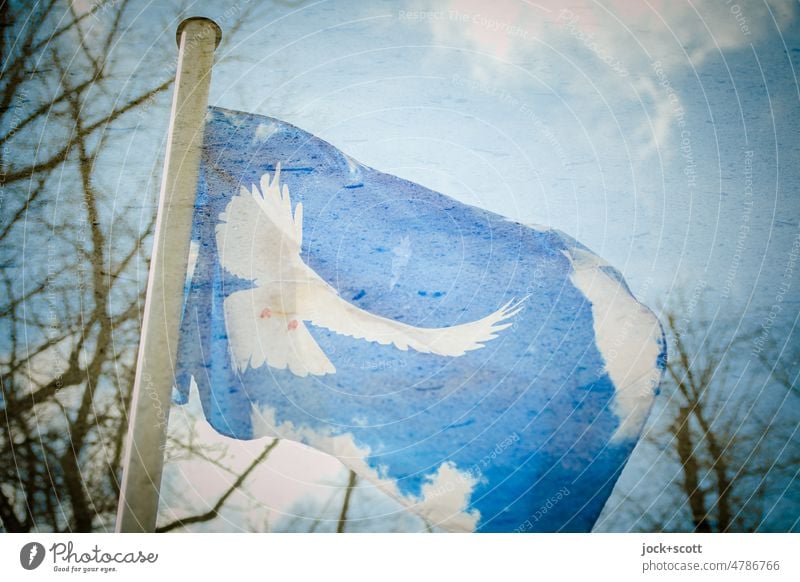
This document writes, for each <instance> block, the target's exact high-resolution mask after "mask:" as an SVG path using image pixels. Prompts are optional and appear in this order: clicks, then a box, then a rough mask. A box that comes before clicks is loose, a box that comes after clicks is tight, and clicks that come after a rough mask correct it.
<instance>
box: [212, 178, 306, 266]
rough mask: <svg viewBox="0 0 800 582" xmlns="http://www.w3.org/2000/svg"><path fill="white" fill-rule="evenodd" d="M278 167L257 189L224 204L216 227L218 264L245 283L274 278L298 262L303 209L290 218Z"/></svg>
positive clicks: (241, 192)
mask: <svg viewBox="0 0 800 582" xmlns="http://www.w3.org/2000/svg"><path fill="white" fill-rule="evenodd" d="M280 173H281V168H280V165H278V167H277V168H276V169H275V175H274V177H273V179H272V181H270V175H269V174H264V176H263V177H262V178H261V187H260V188H259V187H258V186H253V189H252V190H247V189H246V188H242V189H241V190H240V193H239V195H238V196H235V197H234V198H233V199H231V201H230V202H229V203H228V206H227V207H226V208H225V212H223V213H222V214H220V222H219V224H217V229H216V235H217V249H218V251H219V257H220V262H221V263H222V266H223V267H225V269H226V270H228V271H229V272H230V273H233V274H234V275H236V276H237V277H241V278H243V279H248V280H256V281H258V280H260V281H265V280H269V279H270V278H276V277H277V276H278V274H279V273H280V272H281V271H282V270H284V269H285V267H286V266H287V264H289V263H292V262H296V261H299V260H300V259H299V257H300V246H301V244H302V242H303V205H302V203H298V204H297V207H296V208H295V211H294V215H292V202H291V199H290V198H289V189H288V187H287V186H286V185H285V184H284V185H283V187H281V184H280Z"/></svg>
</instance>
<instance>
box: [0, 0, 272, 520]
mask: <svg viewBox="0 0 800 582" xmlns="http://www.w3.org/2000/svg"><path fill="white" fill-rule="evenodd" d="M254 4H255V3H254ZM75 6H76V3H73V2H68V1H66V0H44V1H40V2H35V3H19V4H16V5H15V4H11V3H8V2H3V3H2V4H0V55H2V75H0V243H2V249H3V250H2V259H0V264H2V270H0V283H1V284H2V293H0V327H1V328H2V331H3V333H2V338H0V419H2V430H0V522H2V526H3V528H4V529H5V530H6V531H23V532H24V531H34V530H38V531H90V530H105V529H108V528H110V527H112V525H113V519H114V514H115V510H116V504H117V497H118V494H119V476H120V475H119V472H120V458H121V455H122V447H123V442H124V436H125V432H126V427H127V417H126V415H127V410H128V407H129V404H130V397H131V385H132V382H133V376H134V366H135V354H136V347H137V343H138V336H139V326H140V311H141V307H142V305H143V299H144V297H143V293H144V287H145V282H146V276H145V275H146V272H147V262H148V258H149V247H150V244H151V243H150V235H151V233H152V230H153V225H154V220H155V214H154V212H155V206H154V204H153V202H154V196H155V191H154V188H153V187H152V184H153V183H154V181H153V180H151V179H150V178H152V177H154V175H155V174H157V172H158V170H157V169H156V168H154V169H153V171H152V172H151V175H149V176H146V177H145V180H144V181H143V182H142V183H141V184H135V183H128V184H125V187H127V188H129V189H135V188H141V191H142V192H143V193H144V196H143V198H142V200H141V204H140V205H139V207H138V209H139V212H138V213H136V212H122V211H120V210H119V209H118V208H117V204H118V201H117V198H116V195H117V192H116V185H115V183H114V182H113V180H112V179H110V178H109V173H108V172H107V171H106V170H104V168H105V167H107V166H108V165H109V162H108V160H105V159H104V156H108V155H109V153H110V152H111V153H114V152H120V151H123V152H124V149H122V145H125V144H124V143H123V144H122V145H120V140H121V138H120V135H124V132H125V131H126V130H128V129H129V128H130V127H131V126H133V128H134V129H138V130H140V133H141V131H146V130H147V128H146V126H143V125H142V123H143V122H146V120H147V117H146V116H144V115H141V114H142V113H143V112H144V111H147V110H148V109H150V108H151V106H152V105H153V104H156V103H158V104H160V108H159V111H164V110H166V105H167V103H168V101H167V98H168V91H167V90H168V89H169V88H170V87H171V84H172V81H173V78H174V65H175V61H174V58H172V57H167V56H164V57H163V59H162V61H163V62H159V63H158V66H157V67H154V68H151V69H150V70H149V72H153V70H155V71H156V72H157V73H158V74H151V75H148V76H147V78H144V79H137V80H136V82H135V83H134V82H130V76H131V71H130V70H129V65H128V64H126V63H125V62H124V59H122V60H120V59H115V57H114V55H115V52H114V49H115V47H116V46H117V45H118V44H119V43H121V42H123V41H125V40H127V37H123V31H125V30H126V28H125V26H126V22H127V21H126V18H128V17H129V12H130V13H133V12H134V11H133V10H129V6H130V3H129V2H128V1H126V0H118V1H115V2H98V3H95V4H91V5H90V6H89V8H88V9H85V10H83V11H81V12H79V11H77V10H76V8H75ZM248 17H249V13H248V11H247V10H242V11H239V12H237V13H236V14H235V15H233V17H232V18H233V19H232V20H231V22H228V23H227V25H228V33H229V35H232V34H235V31H236V29H237V28H238V26H239V25H240V24H241V22H243V21H245V20H246V19H247V18H248ZM167 28H169V27H168V26H167V25H166V24H165V29H167ZM169 29H170V30H174V26H172V27H171V28H169ZM126 34H127V35H130V34H131V33H130V32H126ZM170 36H171V38H169V37H170ZM167 40H168V41H171V48H172V52H174V35H167ZM172 52H168V51H166V50H165V51H163V53H162V54H163V55H171V54H172ZM126 67H128V68H126ZM134 113H139V114H140V115H139V116H136V115H134ZM163 127H164V128H165V127H166V124H164V126H163ZM143 128H144V129H143ZM163 133H164V129H163V128H155V129H152V130H151V135H150V142H151V143H153V142H155V143H157V142H158V141H159V140H160V139H161V137H162V135H163ZM161 151H163V149H162V150H161ZM116 155H117V156H118V157H119V154H118V153H117V154H116ZM113 161H114V160H112V162H113ZM137 179H138V178H137ZM134 208H136V207H135V206H134V205H130V204H128V205H127V206H126V208H125V210H131V209H134ZM267 454H268V453H267ZM262 460H263V459H262ZM245 477H246V476H245ZM221 501H222V503H224V502H225V499H222V500H221Z"/></svg>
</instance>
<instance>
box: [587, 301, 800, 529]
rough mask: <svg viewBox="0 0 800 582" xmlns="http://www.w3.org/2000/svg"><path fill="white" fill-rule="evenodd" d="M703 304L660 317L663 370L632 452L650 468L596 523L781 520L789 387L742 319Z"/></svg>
mask: <svg viewBox="0 0 800 582" xmlns="http://www.w3.org/2000/svg"><path fill="white" fill-rule="evenodd" d="M702 312H703V308H702V305H698V302H697V301H695V302H693V303H692V304H691V305H681V306H680V307H678V308H672V309H668V310H667V311H666V313H665V315H664V316H663V320H662V321H663V323H664V324H665V327H666V330H667V335H668V336H669V337H670V338H671V341H670V344H669V348H670V349H669V360H668V365H667V370H666V377H665V379H664V382H663V384H662V388H661V393H660V395H659V396H658V398H657V401H656V407H655V409H654V413H653V422H652V423H651V425H650V427H649V428H648V430H647V432H646V434H645V436H644V437H643V441H642V442H641V443H640V446H639V449H638V451H637V452H638V454H639V455H642V456H643V457H647V458H648V459H649V460H650V463H649V465H650V466H649V467H648V468H647V469H645V473H644V474H643V475H642V476H641V478H640V479H639V481H638V482H637V483H636V486H635V487H634V488H630V489H629V490H627V491H625V492H620V493H618V495H617V500H614V499H612V501H611V503H610V505H611V506H612V507H611V508H607V511H606V512H605V514H604V516H603V517H602V518H601V522H600V524H599V525H600V529H633V530H643V531H663V530H677V531H695V532H732V531H737V532H743V531H763V530H770V529H781V527H784V528H785V527H786V526H774V525H771V524H772V523H775V519H777V517H778V516H777V514H776V513H775V507H776V506H777V504H779V503H780V502H781V500H782V498H783V496H784V493H785V491H786V488H787V487H789V486H790V485H791V483H792V482H793V481H794V480H795V479H796V474H795V473H796V466H797V465H796V463H797V461H798V458H797V444H798V443H797V436H798V435H797V434H796V422H794V421H793V420H792V418H791V415H790V414H789V413H788V412H789V411H788V410H787V409H786V408H785V406H784V403H785V399H786V398H787V397H788V392H787V390H786V388H789V386H788V385H784V386H782V385H781V383H780V382H775V381H774V378H770V376H769V375H768V374H765V373H764V370H763V368H762V367H761V366H760V365H758V359H757V358H755V357H753V355H752V353H751V352H752V349H751V340H752V337H753V330H752V327H753V323H752V321H751V320H750V319H748V318H744V317H742V318H739V319H736V320H727V321H721V320H720V319H719V318H718V315H719V314H718V313H717V314H715V315H714V316H712V317H704V316H703V314H702ZM795 372H796V371H795ZM773 376H774V375H773ZM778 380H780V378H778ZM611 523H613V524H614V525H609V524H611ZM795 526H796V524H795ZM789 527H792V526H791V524H790V525H789Z"/></svg>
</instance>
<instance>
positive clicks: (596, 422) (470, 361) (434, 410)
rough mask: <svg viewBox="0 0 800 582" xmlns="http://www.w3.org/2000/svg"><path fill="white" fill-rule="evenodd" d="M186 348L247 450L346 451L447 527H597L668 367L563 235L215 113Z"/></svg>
mask: <svg viewBox="0 0 800 582" xmlns="http://www.w3.org/2000/svg"><path fill="white" fill-rule="evenodd" d="M193 245H194V248H195V249H196V257H195V258H194V259H193V260H192V263H193V264H192V265H190V279H189V283H188V284H187V290H186V301H185V311H184V315H183V321H182V324H181V338H180V347H179V352H180V353H179V362H178V365H179V377H178V399H179V401H182V402H185V401H186V400H187V398H188V393H189V386H190V384H191V380H192V379H194V381H195V383H196V385H197V388H198V390H199V395H200V399H201V402H202V405H203V409H204V412H205V416H206V418H207V419H208V422H209V423H211V425H212V426H213V427H214V428H215V429H216V430H217V431H219V432H220V433H222V434H224V435H228V436H230V437H233V438H237V439H253V438H260V437H265V436H270V437H276V436H277V437H280V438H285V439H291V440H296V441H301V442H303V443H305V444H307V445H310V446H312V447H315V448H317V449H319V450H321V451H324V452H326V453H329V454H331V455H335V456H336V457H338V458H339V459H340V460H341V461H342V462H343V463H344V464H345V465H346V466H348V467H350V468H351V469H352V470H354V471H355V472H356V473H357V474H358V475H360V476H362V477H363V478H365V479H368V480H369V481H371V482H372V483H374V484H376V485H377V486H378V487H379V488H380V489H381V490H383V491H385V492H386V493H387V494H388V495H391V496H392V497H394V498H395V499H397V500H398V501H400V502H401V503H402V504H403V505H404V506H406V507H407V508H408V509H409V510H411V511H414V512H416V513H417V514H419V515H420V516H422V517H423V518H425V519H426V520H427V522H428V523H429V524H431V525H434V526H439V527H442V528H445V529H449V530H453V531H485V532H512V531H588V530H590V529H591V528H592V525H593V524H594V522H595V520H596V519H597V516H598V515H599V513H600V511H601V509H602V507H603V504H604V503H605V501H606V499H607V498H608V496H609V494H610V493H611V489H612V487H613V486H614V483H615V481H616V479H617V477H618V476H619V474H620V471H621V470H622V468H623V466H624V464H625V461H626V460H627V458H628V456H629V455H630V453H631V450H632V448H633V446H634V445H635V443H636V440H637V438H638V436H639V434H640V432H641V429H642V426H643V424H644V421H645V419H646V416H647V413H648V411H649V409H650V406H651V403H652V401H653V397H654V394H655V392H656V390H657V388H658V384H659V382H660V380H661V376H662V373H663V369H664V365H665V360H666V353H665V342H664V337H663V332H662V329H661V326H660V325H659V323H658V321H657V319H656V318H655V317H654V316H653V314H652V313H651V312H650V311H649V310H648V309H647V308H646V307H644V306H642V305H641V304H640V303H638V302H637V301H636V299H634V297H633V296H632V295H631V293H630V291H629V289H628V288H627V286H626V285H625V283H624V281H623V279H622V277H621V276H620V274H619V273H618V272H617V271H616V270H615V269H614V268H613V267H611V266H609V265H607V264H606V263H605V262H604V261H602V260H601V259H600V258H598V257H597V256H596V255H594V254H593V253H592V252H591V251H589V250H588V249H587V248H586V247H584V246H582V245H581V244H580V243H578V242H576V241H575V240H573V239H571V238H570V237H568V236H566V235H564V234H562V233H560V232H557V231H555V230H552V229H548V228H544V227H538V226H529V225H523V224H519V223H517V222H514V221H512V220H509V219H507V218H504V217H502V216H498V215H496V214H493V213H491V212H487V211H485V210H481V209H480V208H475V207H471V206H467V205H465V204H461V203H459V202H456V201H455V200H452V199H451V198H448V197H447V196H444V195H442V194H438V193H436V192H432V191H431V190H428V189H427V188H424V187H422V186H419V185H417V184H414V183H411V182H408V181H406V180H402V179H400V178H397V177H395V176H391V175H388V174H383V173H381V172H379V171H376V170H373V169H372V168H368V167H366V166H363V165H361V164H359V163H358V162H357V161H355V160H353V159H351V158H349V157H348V156H347V155H346V154H344V153H342V152H341V151H339V150H337V149H336V148H334V147H333V146H331V145H330V144H328V143H326V142H324V141H322V140H321V139H318V138H316V137H314V136H313V135H310V134H308V133H306V132H304V131H302V130H300V129H298V128H296V127H293V126H291V125H289V124H287V123H284V122H281V121H278V120H276V119H271V118H268V117H263V116H258V115H252V114H246V113H239V112H233V111H227V110H224V109H217V108H212V109H210V110H209V114H208V117H207V123H206V131H205V137H204V148H203V158H202V164H201V175H200V179H199V184H198V193H197V205H196V210H195V219H194V226H193Z"/></svg>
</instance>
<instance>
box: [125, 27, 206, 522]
mask: <svg viewBox="0 0 800 582" xmlns="http://www.w3.org/2000/svg"><path fill="white" fill-rule="evenodd" d="M176 36H177V40H178V47H179V52H178V70H177V73H176V75H175V89H174V94H173V98H172V112H171V114H170V124H169V133H168V136H167V150H166V157H165V159H164V173H163V176H162V179H161V191H160V194H159V201H158V215H157V217H156V226H155V234H154V238H153V253H152V259H151V262H150V275H149V278H148V281H147V297H146V299H145V303H144V317H143V319H142V334H141V339H140V342H139V356H138V360H137V364H136V377H135V380H134V385H133V398H132V400H131V413H130V417H129V421H128V436H127V447H126V452H125V458H124V461H123V473H122V487H121V491H120V499H119V507H118V510H117V523H116V531H117V532H152V531H155V526H156V517H157V514H158V497H159V489H160V487H161V473H162V469H163V464H164V445H165V443H166V438H167V422H168V420H169V407H170V402H171V400H172V387H173V385H174V383H175V358H176V355H177V347H178V331H179V329H178V328H179V325H180V319H181V310H182V308H183V290H184V282H185V278H186V266H187V263H188V257H189V242H190V238H191V231H192V217H193V211H194V202H195V192H196V188H197V178H198V173H199V168H200V153H201V148H202V144H203V129H204V127H205V117H206V109H207V107H208V90H209V85H210V84H211V67H212V64H213V62H214V50H215V49H216V47H217V45H218V44H219V41H220V39H221V38H222V31H221V30H220V28H219V26H218V25H217V24H216V23H215V22H214V21H213V20H209V19H208V18H189V19H187V20H184V21H183V22H181V23H180V25H178V29H177V33H176Z"/></svg>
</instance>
